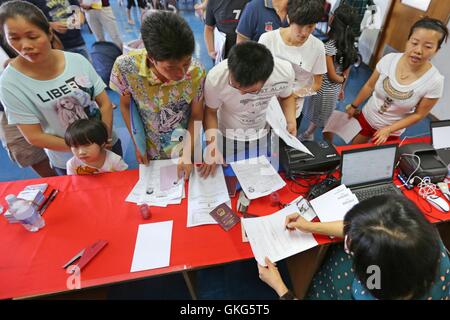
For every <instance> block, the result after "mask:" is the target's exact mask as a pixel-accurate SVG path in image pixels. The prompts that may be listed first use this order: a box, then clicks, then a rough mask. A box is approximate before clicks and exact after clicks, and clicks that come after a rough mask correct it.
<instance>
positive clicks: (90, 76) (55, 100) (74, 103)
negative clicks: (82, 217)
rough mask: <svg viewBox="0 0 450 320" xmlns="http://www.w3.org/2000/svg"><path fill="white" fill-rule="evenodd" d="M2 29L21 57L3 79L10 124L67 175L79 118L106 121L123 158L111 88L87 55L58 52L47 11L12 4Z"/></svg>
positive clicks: (0, 13) (1, 13)
mask: <svg viewBox="0 0 450 320" xmlns="http://www.w3.org/2000/svg"><path fill="white" fill-rule="evenodd" d="M0 27H1V31H2V32H3V36H4V38H5V39H6V40H7V42H8V44H9V45H10V46H11V47H12V48H13V49H14V50H15V51H16V52H17V54H18V56H17V57H16V58H15V59H13V60H12V61H11V62H10V64H9V65H8V67H7V68H6V69H5V70H4V71H3V73H2V76H1V78H0V100H1V102H2V104H3V105H4V107H5V111H6V114H7V116H8V122H9V124H15V125H17V127H18V128H19V129H20V131H21V132H22V134H23V136H24V137H25V138H26V139H27V141H28V142H29V143H30V144H32V145H34V146H37V147H40V148H44V149H45V151H46V152H47V154H48V157H49V159H50V163H51V164H52V166H53V167H54V168H55V170H56V171H57V172H58V174H65V166H66V162H67V160H69V159H70V158H71V156H72V155H71V153H70V148H69V147H68V146H67V145H66V144H65V142H64V138H63V137H64V133H65V131H66V129H67V127H68V126H69V124H70V123H72V122H74V121H75V120H78V119H83V118H101V119H102V120H103V122H104V123H105V125H106V127H107V128H108V139H109V141H108V142H109V145H110V146H113V147H112V151H114V152H115V153H118V154H119V155H121V153H122V150H121V145H120V140H118V139H117V137H115V135H114V134H113V131H112V124H113V121H112V120H113V119H112V105H111V102H110V100H109V98H108V95H107V94H106V91H105V88H106V86H105V84H104V83H103V81H102V80H101V78H100V77H99V76H98V75H97V73H96V72H95V70H94V68H93V67H92V66H91V64H90V63H89V61H88V60H86V59H85V58H84V57H83V56H81V55H79V54H76V53H71V52H63V51H60V50H56V49H53V46H52V44H53V42H54V40H55V36H54V34H53V31H52V30H51V28H50V25H49V22H48V20H47V19H46V17H45V16H44V14H43V13H42V11H41V10H39V9H38V8H37V7H36V6H34V5H33V4H30V3H27V2H24V1H11V2H7V3H5V4H3V5H2V6H1V7H0Z"/></svg>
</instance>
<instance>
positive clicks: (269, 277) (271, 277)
mask: <svg viewBox="0 0 450 320" xmlns="http://www.w3.org/2000/svg"><path fill="white" fill-rule="evenodd" d="M264 261H265V262H266V264H267V267H263V266H261V265H260V264H259V263H258V272H259V278H260V279H261V280H262V281H263V282H265V283H267V284H268V285H269V286H270V287H271V288H272V289H274V290H275V291H276V292H277V294H278V296H280V297H281V296H283V295H284V294H285V293H286V292H288V291H289V290H288V288H287V287H286V285H285V284H284V281H283V279H281V274H280V272H279V271H278V268H277V266H276V265H275V264H274V263H272V261H270V260H269V258H267V257H266V258H265V260H264Z"/></svg>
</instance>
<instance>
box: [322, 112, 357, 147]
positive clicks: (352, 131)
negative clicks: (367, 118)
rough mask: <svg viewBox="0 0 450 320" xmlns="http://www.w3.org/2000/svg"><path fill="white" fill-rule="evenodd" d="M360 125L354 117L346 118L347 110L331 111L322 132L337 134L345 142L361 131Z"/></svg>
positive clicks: (348, 141)
mask: <svg viewBox="0 0 450 320" xmlns="http://www.w3.org/2000/svg"><path fill="white" fill-rule="evenodd" d="M361 129H362V128H361V125H360V124H359V122H358V120H356V119H355V118H353V117H352V118H350V119H349V118H348V114H347V112H342V111H337V110H335V111H333V113H332V114H331V116H330V119H328V122H327V124H326V126H325V128H324V129H323V132H331V133H335V134H337V135H338V136H339V137H341V138H342V140H344V141H345V143H350V142H351V141H352V140H353V138H354V137H355V136H356V135H357V134H358V133H359V132H360V131H361Z"/></svg>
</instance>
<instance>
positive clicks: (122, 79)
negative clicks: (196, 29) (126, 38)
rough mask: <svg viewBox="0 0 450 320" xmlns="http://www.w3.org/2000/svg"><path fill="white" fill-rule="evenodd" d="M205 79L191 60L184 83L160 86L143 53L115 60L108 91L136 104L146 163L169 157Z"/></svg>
mask: <svg viewBox="0 0 450 320" xmlns="http://www.w3.org/2000/svg"><path fill="white" fill-rule="evenodd" d="M205 76H206V72H205V69H204V67H203V66H202V65H200V64H199V63H198V62H196V61H195V60H193V62H192V63H191V66H190V67H189V70H188V72H187V74H186V76H185V77H184V79H182V80H179V81H169V82H165V83H163V82H162V81H161V80H159V79H158V77H157V76H156V74H155V73H154V72H153V71H152V70H151V69H150V68H149V67H148V65H147V51H146V50H145V49H139V50H133V51H131V52H129V53H128V54H127V55H123V56H120V57H119V58H118V59H117V60H116V62H115V63H114V67H113V70H112V73H111V80H110V87H111V89H113V90H114V91H117V92H118V93H119V94H121V95H127V94H131V96H132V97H133V99H134V101H135V102H136V105H137V108H138V110H139V114H140V116H141V118H142V121H143V122H144V127H145V131H146V135H147V155H148V157H149V159H169V158H171V157H172V156H171V153H172V150H174V148H175V146H177V145H178V144H179V143H181V141H182V140H183V136H184V133H185V131H186V130H187V126H188V122H189V118H190V114H191V103H192V102H195V101H198V100H200V99H201V98H202V97H203V84H204V80H205ZM180 149H181V148H180ZM177 156H178V155H177Z"/></svg>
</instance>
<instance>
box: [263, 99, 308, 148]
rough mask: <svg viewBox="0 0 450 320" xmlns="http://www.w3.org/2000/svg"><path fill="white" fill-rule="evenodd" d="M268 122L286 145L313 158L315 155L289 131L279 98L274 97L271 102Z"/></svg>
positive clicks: (267, 117) (268, 110)
mask: <svg viewBox="0 0 450 320" xmlns="http://www.w3.org/2000/svg"><path fill="white" fill-rule="evenodd" d="M266 121H267V122H268V123H269V125H270V126H271V127H272V129H273V130H274V131H275V133H276V134H277V135H278V136H279V137H280V138H281V139H283V141H284V142H286V144H287V145H288V146H290V147H292V148H294V149H297V150H299V151H302V152H305V153H308V154H310V155H312V156H313V154H312V153H311V152H310V151H309V150H308V148H306V147H305V146H304V145H303V143H301V142H300V141H299V140H298V139H297V137H295V136H293V135H292V134H290V133H289V131H287V122H286V118H285V117H284V113H283V110H282V109H281V106H280V103H279V102H278V99H277V97H272V99H271V100H270V102H269V107H268V109H267V114H266Z"/></svg>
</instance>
